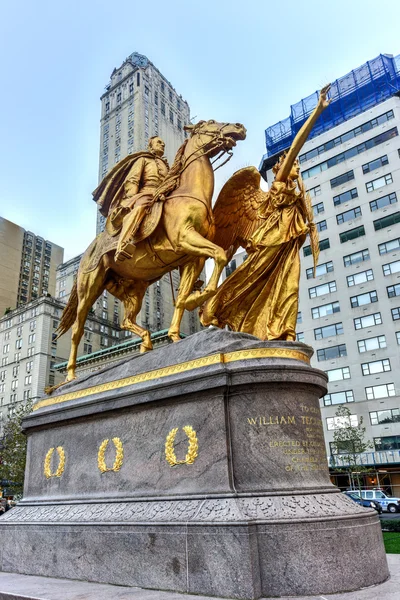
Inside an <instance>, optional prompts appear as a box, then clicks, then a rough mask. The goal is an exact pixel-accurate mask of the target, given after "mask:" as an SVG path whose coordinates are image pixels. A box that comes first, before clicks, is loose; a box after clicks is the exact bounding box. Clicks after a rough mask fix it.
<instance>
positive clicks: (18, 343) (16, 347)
mask: <svg viewBox="0 0 400 600" xmlns="http://www.w3.org/2000/svg"><path fill="white" fill-rule="evenodd" d="M21 348H22V339H19V340H15V349H16V350H20V349H21Z"/></svg>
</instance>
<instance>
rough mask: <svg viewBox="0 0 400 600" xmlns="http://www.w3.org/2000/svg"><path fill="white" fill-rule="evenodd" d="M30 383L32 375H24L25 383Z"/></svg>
mask: <svg viewBox="0 0 400 600" xmlns="http://www.w3.org/2000/svg"><path fill="white" fill-rule="evenodd" d="M31 384H32V375H25V385H31Z"/></svg>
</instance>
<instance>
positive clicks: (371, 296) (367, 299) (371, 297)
mask: <svg viewBox="0 0 400 600" xmlns="http://www.w3.org/2000/svg"><path fill="white" fill-rule="evenodd" d="M372 302H378V294H377V293H376V290H373V291H372V292H366V293H365V294H358V296H352V297H351V298H350V304H351V308H357V307H358V306H364V305H365V304H371V303H372Z"/></svg>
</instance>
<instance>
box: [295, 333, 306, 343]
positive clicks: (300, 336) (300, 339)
mask: <svg viewBox="0 0 400 600" xmlns="http://www.w3.org/2000/svg"><path fill="white" fill-rule="evenodd" d="M296 340H297V341H298V342H304V332H303V331H299V333H296Z"/></svg>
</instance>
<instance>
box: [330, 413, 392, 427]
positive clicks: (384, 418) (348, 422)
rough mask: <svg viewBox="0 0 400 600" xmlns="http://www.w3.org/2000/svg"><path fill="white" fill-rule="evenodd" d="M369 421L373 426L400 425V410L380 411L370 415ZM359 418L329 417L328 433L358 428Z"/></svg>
mask: <svg viewBox="0 0 400 600" xmlns="http://www.w3.org/2000/svg"><path fill="white" fill-rule="evenodd" d="M369 419H370V421H371V425H382V424H385V423H399V422H400V410H399V409H398V408H392V409H388V410H378V411H372V412H370V413H369ZM357 425H358V416H357V415H349V418H348V417H337V416H335V417H327V419H326V428H327V429H328V431H332V430H334V429H341V428H342V427H357Z"/></svg>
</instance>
